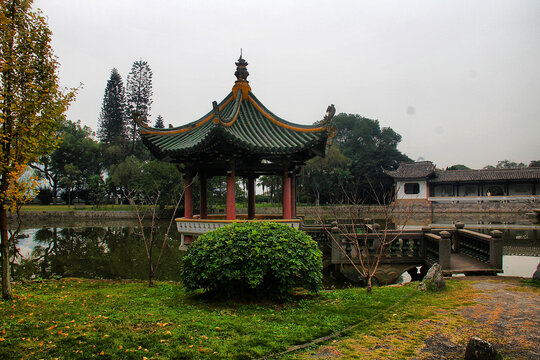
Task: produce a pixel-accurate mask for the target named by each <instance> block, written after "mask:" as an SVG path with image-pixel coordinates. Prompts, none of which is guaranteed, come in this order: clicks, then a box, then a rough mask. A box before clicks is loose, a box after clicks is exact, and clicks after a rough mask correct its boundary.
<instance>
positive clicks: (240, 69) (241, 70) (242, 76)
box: [234, 48, 249, 81]
mask: <svg viewBox="0 0 540 360" xmlns="http://www.w3.org/2000/svg"><path fill="white" fill-rule="evenodd" d="M235 64H236V71H235V72H234V76H236V79H237V80H238V81H247V78H248V76H249V72H248V71H247V68H246V67H247V65H248V63H247V61H246V60H244V59H243V58H242V49H241V48H240V57H239V58H238V61H237V62H236V63H235Z"/></svg>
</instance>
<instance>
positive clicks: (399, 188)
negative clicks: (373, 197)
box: [396, 179, 427, 200]
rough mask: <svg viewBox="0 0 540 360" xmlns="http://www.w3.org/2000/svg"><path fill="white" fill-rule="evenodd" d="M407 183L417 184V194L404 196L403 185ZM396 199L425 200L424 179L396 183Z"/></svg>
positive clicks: (425, 188) (425, 187) (425, 184)
mask: <svg viewBox="0 0 540 360" xmlns="http://www.w3.org/2000/svg"><path fill="white" fill-rule="evenodd" d="M407 183H417V184H418V185H419V190H420V191H419V192H418V194H405V184H407ZM396 192H397V193H396V198H397V199H398V200H405V199H427V183H426V180H425V179H419V180H406V181H401V180H400V181H397V182H396Z"/></svg>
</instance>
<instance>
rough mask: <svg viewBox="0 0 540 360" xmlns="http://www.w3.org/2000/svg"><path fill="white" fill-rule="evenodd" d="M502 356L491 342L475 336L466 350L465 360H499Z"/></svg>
mask: <svg viewBox="0 0 540 360" xmlns="http://www.w3.org/2000/svg"><path fill="white" fill-rule="evenodd" d="M497 359H502V357H501V355H500V354H499V353H498V352H497V350H495V348H494V347H493V345H491V344H490V343H489V342H487V341H485V340H482V339H480V338H479V337H476V336H473V337H472V338H471V339H470V340H469V343H468V344H467V349H466V350H465V360H497Z"/></svg>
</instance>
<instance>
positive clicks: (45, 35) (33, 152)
mask: <svg viewBox="0 0 540 360" xmlns="http://www.w3.org/2000/svg"><path fill="white" fill-rule="evenodd" d="M31 6H32V0H0V235H1V256H2V297H3V298H4V299H10V298H11V297H12V293H11V282H10V275H11V274H10V263H9V258H10V249H11V246H12V242H13V239H14V237H15V236H16V231H15V232H13V231H11V232H10V231H9V229H8V219H7V213H8V211H15V210H16V209H18V207H19V206H20V204H22V203H24V202H25V201H27V200H29V198H30V196H31V195H32V192H33V191H32V190H33V189H35V187H36V186H37V181H36V179H35V178H32V177H27V176H23V174H24V172H25V170H26V169H27V166H28V164H29V163H31V162H34V161H36V160H37V159H38V158H39V157H40V156H41V155H44V154H46V153H48V152H51V151H52V150H53V149H54V148H55V146H56V145H57V143H58V139H57V135H56V131H57V129H58V128H59V126H60V123H61V120H62V119H63V116H64V112H65V111H66V110H67V107H68V106H69V104H70V103H71V101H73V100H74V98H75V90H74V89H71V90H64V89H62V88H60V86H59V84H58V83H59V80H58V76H57V67H58V62H57V60H56V57H55V56H54V54H53V51H52V48H51V44H50V42H51V31H50V30H49V28H48V26H47V23H46V21H45V18H44V17H43V15H42V14H41V12H39V11H37V12H36V11H33V10H32V8H31Z"/></svg>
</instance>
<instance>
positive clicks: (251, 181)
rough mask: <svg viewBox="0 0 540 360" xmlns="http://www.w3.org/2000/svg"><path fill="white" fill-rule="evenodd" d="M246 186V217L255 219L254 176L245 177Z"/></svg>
mask: <svg viewBox="0 0 540 360" xmlns="http://www.w3.org/2000/svg"><path fill="white" fill-rule="evenodd" d="M247 181H248V184H247V185H248V186H247V192H248V219H249V220H251V219H255V177H254V176H250V177H248V179H247Z"/></svg>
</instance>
